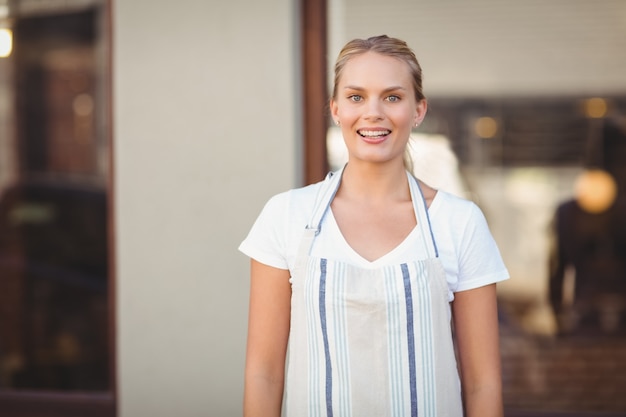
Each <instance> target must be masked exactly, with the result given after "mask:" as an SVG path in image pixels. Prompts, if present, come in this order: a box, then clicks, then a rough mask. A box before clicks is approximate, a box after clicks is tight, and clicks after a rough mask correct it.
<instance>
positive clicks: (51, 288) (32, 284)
mask: <svg viewBox="0 0 626 417" xmlns="http://www.w3.org/2000/svg"><path fill="white" fill-rule="evenodd" d="M66 3H68V4H69V3H72V2H66ZM28 5H30V6H33V5H34V3H33V2H22V6H24V7H23V8H22V10H21V11H20V2H16V8H14V9H13V10H12V13H13V15H14V16H13V41H14V45H13V51H12V53H11V56H10V57H8V58H4V59H0V74H2V75H0V93H2V94H0V96H4V97H5V98H4V99H0V101H1V103H0V104H1V105H0V121H2V122H3V123H1V124H0V388H4V389H27V390H33V389H35V390H42V389H43V390H64V391H77V390H80V391H88V390H107V389H109V387H110V381H109V372H110V369H109V362H110V357H109V355H110V352H109V341H108V325H109V323H108V321H109V306H108V292H109V286H108V273H109V270H108V263H107V258H108V242H107V193H106V178H107V177H106V176H107V172H106V161H107V157H108V154H107V148H106V142H105V141H106V135H105V132H104V126H103V122H102V119H103V118H102V114H103V112H104V108H105V107H104V100H103V96H102V91H103V84H102V83H103V77H102V57H101V55H102V40H101V35H100V34H99V31H98V28H99V19H100V18H101V13H100V11H99V9H98V8H97V7H88V8H85V7H83V8H82V9H80V10H70V11H68V10H61V11H54V10H45V13H42V12H41V11H39V12H38V13H34V12H32V11H31V12H29V13H24V10H26V9H27V7H26V6H28ZM7 97H8V99H7Z"/></svg>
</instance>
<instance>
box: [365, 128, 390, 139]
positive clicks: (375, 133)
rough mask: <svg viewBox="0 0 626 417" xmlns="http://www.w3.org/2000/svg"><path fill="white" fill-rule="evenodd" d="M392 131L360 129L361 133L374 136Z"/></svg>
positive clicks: (384, 134)
mask: <svg viewBox="0 0 626 417" xmlns="http://www.w3.org/2000/svg"><path fill="white" fill-rule="evenodd" d="M390 133H391V131H389V130H359V134H360V135H361V136H367V137H372V138H377V137H380V136H386V135H388V134H390Z"/></svg>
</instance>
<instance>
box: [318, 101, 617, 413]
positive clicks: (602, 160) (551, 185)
mask: <svg viewBox="0 0 626 417" xmlns="http://www.w3.org/2000/svg"><path fill="white" fill-rule="evenodd" d="M609 103H610V106H609ZM412 137H413V142H414V143H413V155H412V156H413V159H414V165H415V167H414V172H415V174H416V176H418V177H420V178H422V179H423V180H425V182H427V183H429V184H431V185H433V186H435V187H436V188H440V189H443V190H446V191H448V192H451V193H453V194H457V195H460V196H462V197H465V198H469V199H471V200H474V201H475V202H476V203H477V204H478V205H479V206H480V207H481V209H482V210H483V212H484V213H485V215H486V217H487V220H488V222H489V226H490V228H491V230H492V232H493V234H494V237H495V238H496V240H497V242H498V246H499V248H500V251H501V252H502V255H503V257H504V259H505V263H506V264H507V267H508V269H509V271H510V273H511V279H510V280H508V281H505V282H503V283H501V284H498V285H499V287H498V291H499V292H498V294H499V308H500V333H501V354H502V368H503V399H504V405H505V408H506V414H507V415H510V416H517V415H519V416H532V415H549V413H550V412H553V413H555V415H556V414H559V415H561V414H560V413H563V412H565V413H567V412H569V413H574V414H576V415H579V413H580V414H585V415H587V413H589V415H599V414H600V413H608V414H606V415H623V413H624V412H626V396H624V395H623V386H624V377H623V375H624V373H625V372H626V368H625V367H624V364H626V98H624V97H613V98H612V99H610V100H605V99H597V98H593V99H585V98H572V97H551V98H547V97H537V98H532V97H523V98H508V99H490V98H484V99H479V98H476V99H465V98H437V97H434V98H430V99H429V113H428V116H427V117H426V119H425V121H424V124H422V126H420V128H419V130H418V131H416V132H413V135H412ZM327 140H328V150H329V163H330V166H331V167H332V168H338V167H339V166H341V165H342V164H343V163H345V161H346V159H347V154H346V152H345V145H343V143H342V138H341V134H340V132H339V131H338V129H337V128H336V127H330V128H329V133H328V139H327ZM450 150H452V151H453V157H452V156H451V155H450ZM609 178H610V179H609ZM585 208H586V210H585ZM613 413H617V414H613Z"/></svg>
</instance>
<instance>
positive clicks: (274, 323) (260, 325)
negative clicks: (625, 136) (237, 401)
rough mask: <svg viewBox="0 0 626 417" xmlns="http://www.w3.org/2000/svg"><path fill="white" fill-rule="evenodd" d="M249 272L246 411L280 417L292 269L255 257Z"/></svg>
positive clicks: (251, 414) (247, 414) (249, 414)
mask: <svg viewBox="0 0 626 417" xmlns="http://www.w3.org/2000/svg"><path fill="white" fill-rule="evenodd" d="M250 272H251V273H250V277H251V279H250V309H249V317H248V344H247V351H246V368H245V381H244V405H243V413H244V416H245V417H255V416H263V417H270V416H274V417H279V416H280V413H281V406H282V399H283V386H284V379H285V356H286V352H287V340H288V337H289V321H290V308H291V285H290V284H289V271H288V270H285V269H278V268H273V267H271V266H268V265H264V264H262V263H260V262H257V261H255V260H252V261H251V267H250Z"/></svg>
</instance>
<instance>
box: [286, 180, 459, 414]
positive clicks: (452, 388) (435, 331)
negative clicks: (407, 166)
mask: <svg viewBox="0 0 626 417" xmlns="http://www.w3.org/2000/svg"><path fill="white" fill-rule="evenodd" d="M342 172H343V169H342V170H340V171H337V172H335V173H330V174H329V175H328V176H327V178H326V180H325V182H324V184H323V185H322V187H321V190H320V192H319V194H318V196H317V201H316V204H315V206H314V207H315V209H314V214H313V217H312V220H311V222H310V223H309V226H307V228H306V229H305V231H304V235H303V238H302V240H301V242H300V245H299V249H298V253H297V258H296V264H295V268H294V270H293V271H292V276H291V285H292V299H291V330H290V337H289V350H288V356H287V358H288V359H287V372H286V385H285V414H284V415H285V416H286V417H333V416H334V417H350V416H352V417H369V416H372V417H416V416H424V417H443V416H450V417H457V416H458V417H460V416H462V414H463V412H462V403H461V392H460V382H459V376H458V371H457V365H456V359H455V354H454V347H453V343H452V333H451V327H450V318H449V317H450V315H449V302H448V287H447V282H446V276H445V272H444V269H443V265H442V264H441V261H440V259H439V258H438V253H437V248H436V245H435V241H434V238H433V235H432V231H431V228H430V221H429V219H428V212H427V209H426V204H425V200H424V197H423V195H422V192H421V190H420V188H419V185H418V183H417V181H416V180H415V178H414V177H413V176H412V175H411V174H409V173H408V172H407V175H408V177H409V184H410V190H411V199H412V201H413V207H414V210H415V218H416V220H417V227H420V229H421V232H422V233H421V235H422V239H421V240H422V243H423V245H424V246H425V248H426V251H425V253H428V254H429V255H428V259H423V260H419V259H416V260H415V261H412V262H409V263H403V264H400V265H389V266H382V267H379V268H375V269H368V268H361V267H358V266H355V265H352V264H348V263H345V262H340V261H336V260H332V259H327V258H317V257H312V256H310V250H311V247H312V244H313V241H314V239H315V237H316V236H317V235H318V234H319V233H320V232H321V229H320V225H321V223H322V219H323V217H324V215H325V214H326V212H327V211H328V210H329V207H330V203H331V201H332V199H333V198H334V196H335V193H336V192H337V189H338V188H339V183H340V181H341V175H342Z"/></svg>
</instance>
